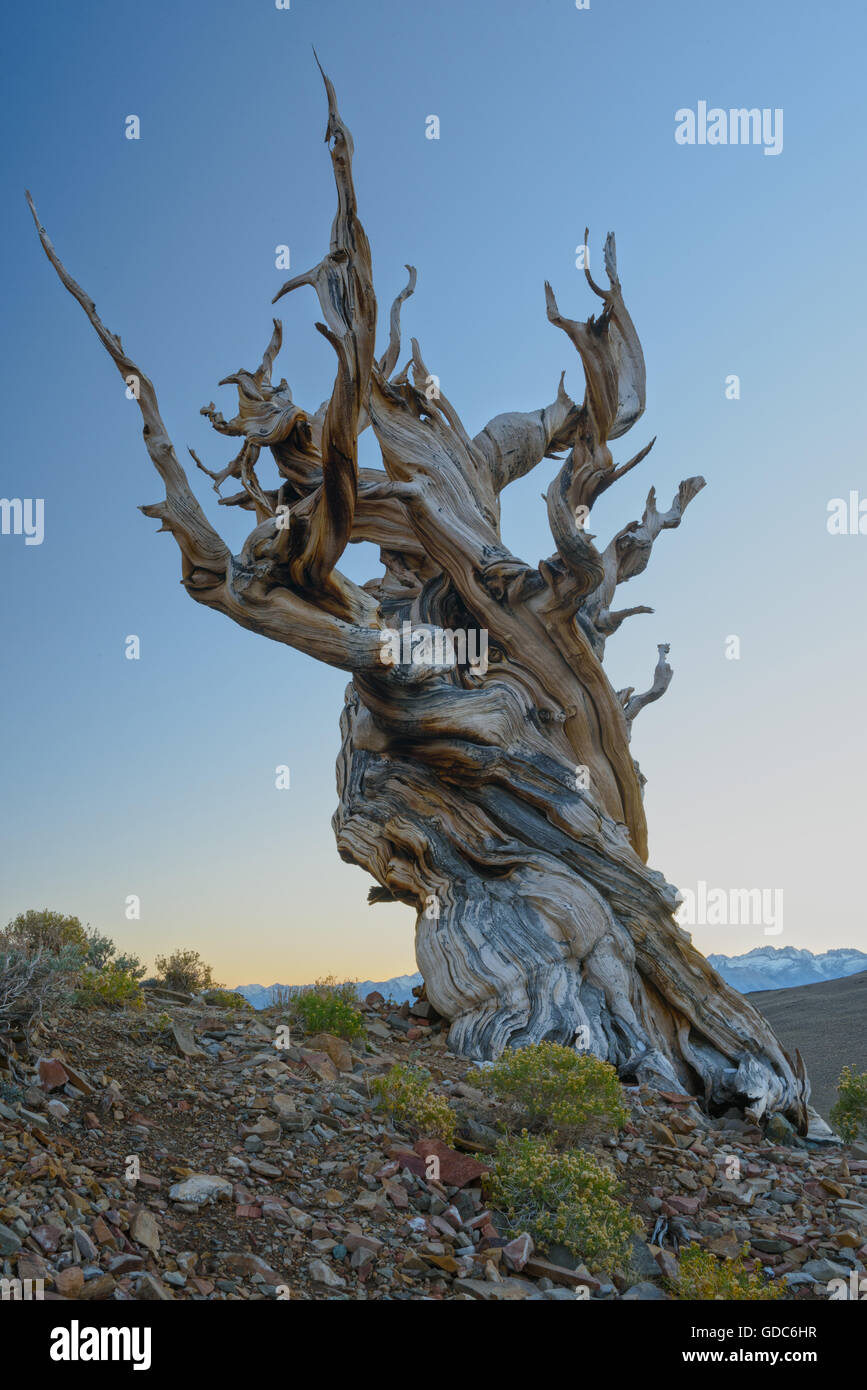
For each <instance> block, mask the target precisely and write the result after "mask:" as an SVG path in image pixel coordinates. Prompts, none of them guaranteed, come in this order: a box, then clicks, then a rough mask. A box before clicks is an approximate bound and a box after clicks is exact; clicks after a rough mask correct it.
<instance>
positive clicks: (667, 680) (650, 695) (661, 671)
mask: <svg viewBox="0 0 867 1390" xmlns="http://www.w3.org/2000/svg"><path fill="white" fill-rule="evenodd" d="M656 650H657V651H658V652H659V660H658V661H657V663H656V669H655V670H654V672H653V684H652V685H651V686H650V689H649V690H645V691H644V692H643V693H642V694H641V695H633V693H632V687H630V688H629V689H628V690H620V691H618V692H617V694H618V699H620V701H621V704H622V705H623V713H624V714H625V715H626V722H627V724H628V725H629V727H630V729H631V728H632V721H633V719H634V718H635V716H636V715H637V714H639V713H640V712H641V710H643V709H644V708H645V706H646V705H652V704H653V702H654V700H659V699H661V698H662V696H663V695H664V694H665V692H666V690H667V689H668V687H669V686H670V685H671V677H672V675H673V672H672V669H671V667H670V666H669V664H668V662H667V661H666V659H665V658H666V657H667V656H668V653H669V650H670V648H669V644H668V643H667V642H663V643H660V645H659V646H658V647H657V649H656Z"/></svg>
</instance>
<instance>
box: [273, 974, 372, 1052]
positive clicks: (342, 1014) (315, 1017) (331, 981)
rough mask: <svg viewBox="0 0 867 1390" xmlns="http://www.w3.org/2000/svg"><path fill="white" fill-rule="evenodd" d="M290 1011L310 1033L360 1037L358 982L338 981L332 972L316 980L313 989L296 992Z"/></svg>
mask: <svg viewBox="0 0 867 1390" xmlns="http://www.w3.org/2000/svg"><path fill="white" fill-rule="evenodd" d="M289 1003H290V1008H291V1012H292V1014H293V1015H294V1017H295V1018H296V1019H297V1020H298V1021H299V1022H300V1023H301V1025H302V1026H303V1028H304V1030H305V1032H307V1033H335V1034H336V1035H337V1036H338V1037H340V1038H347V1039H352V1038H360V1037H361V1036H362V1035H363V1033H364V1018H363V1017H362V1015H361V1012H360V1011H359V1008H358V1000H357V999H356V995H355V986H354V985H353V984H352V983H351V982H350V981H348V980H344V981H343V983H338V981H337V980H336V979H335V978H334V976H333V975H329V976H326V977H325V978H324V979H322V980H317V981H316V983H315V985H313V986H312V988H311V989H305V990H301V991H299V993H297V994H293V995H292V997H291V999H290V1001H289Z"/></svg>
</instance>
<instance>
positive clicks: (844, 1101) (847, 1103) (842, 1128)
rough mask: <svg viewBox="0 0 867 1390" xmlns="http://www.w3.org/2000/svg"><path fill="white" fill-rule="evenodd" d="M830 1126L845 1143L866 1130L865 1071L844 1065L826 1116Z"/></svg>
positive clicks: (853, 1140) (850, 1142)
mask: <svg viewBox="0 0 867 1390" xmlns="http://www.w3.org/2000/svg"><path fill="white" fill-rule="evenodd" d="M828 1118H829V1120H830V1121H831V1126H832V1128H833V1129H835V1130H836V1131H837V1133H838V1134H839V1135H840V1137H841V1138H842V1139H844V1140H845V1141H846V1143H847V1144H852V1143H854V1142H855V1140H856V1139H857V1138H858V1135H859V1134H862V1133H864V1132H865V1131H867V1071H862V1072H861V1073H860V1074H859V1073H858V1072H856V1071H855V1069H854V1067H844V1068H843V1070H842V1071H841V1073H840V1079H839V1080H838V1082H837V1099H836V1101H835V1102H834V1105H833V1106H832V1107H831V1113H830V1115H829V1116H828Z"/></svg>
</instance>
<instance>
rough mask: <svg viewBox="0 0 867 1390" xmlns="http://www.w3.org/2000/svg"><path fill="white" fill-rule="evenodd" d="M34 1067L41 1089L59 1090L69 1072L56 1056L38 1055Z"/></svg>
mask: <svg viewBox="0 0 867 1390" xmlns="http://www.w3.org/2000/svg"><path fill="white" fill-rule="evenodd" d="M36 1067H37V1071H38V1072H39V1084H40V1086H41V1087H42V1089H43V1091H59V1090H60V1088H61V1086H65V1085H67V1083H68V1081H69V1072H68V1071H67V1070H66V1068H65V1067H64V1066H63V1064H62V1062H58V1060H57V1058H56V1057H40V1058H39V1061H38V1062H37V1064H36Z"/></svg>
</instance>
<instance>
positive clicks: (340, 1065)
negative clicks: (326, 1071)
mask: <svg viewBox="0 0 867 1390" xmlns="http://www.w3.org/2000/svg"><path fill="white" fill-rule="evenodd" d="M309 1045H310V1049H311V1051H313V1052H324V1053H325V1055H326V1056H327V1057H330V1058H331V1060H332V1062H333V1063H334V1065H335V1066H336V1068H337V1070H338V1071H352V1068H353V1065H354V1064H353V1061H352V1053H351V1051H350V1049H349V1044H348V1043H347V1042H346V1040H345V1039H344V1038H338V1037H336V1036H335V1035H334V1033H317V1034H316V1036H315V1037H314V1038H311V1039H310V1042H309Z"/></svg>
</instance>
